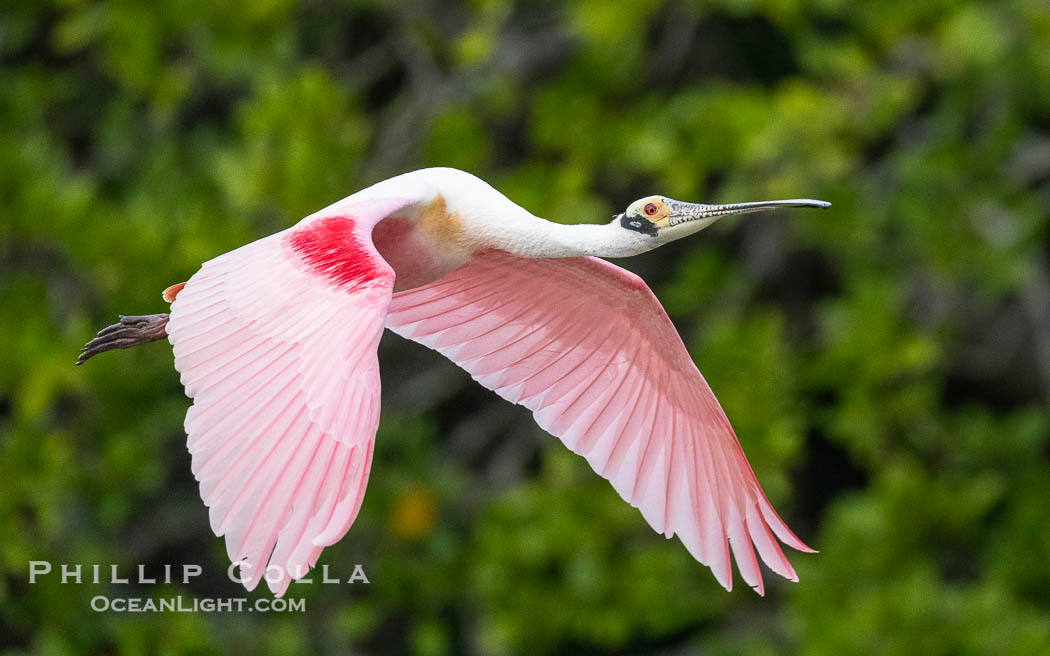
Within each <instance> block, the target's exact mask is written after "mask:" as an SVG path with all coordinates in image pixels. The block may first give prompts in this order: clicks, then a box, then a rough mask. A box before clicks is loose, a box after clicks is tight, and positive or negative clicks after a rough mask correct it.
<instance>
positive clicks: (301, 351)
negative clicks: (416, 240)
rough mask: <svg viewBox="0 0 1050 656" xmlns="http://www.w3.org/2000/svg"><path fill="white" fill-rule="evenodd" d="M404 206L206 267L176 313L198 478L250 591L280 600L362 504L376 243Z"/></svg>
mask: <svg viewBox="0 0 1050 656" xmlns="http://www.w3.org/2000/svg"><path fill="white" fill-rule="evenodd" d="M409 204H410V201H407V200H401V199H391V200H383V201H369V202H367V203H361V204H357V205H353V206H350V207H348V208H345V211H339V212H331V213H324V212H322V213H319V214H318V215H315V216H313V217H309V218H308V219H306V220H304V221H302V222H300V223H299V224H298V225H297V226H295V227H293V228H290V229H288V230H285V231H284V232H281V233H278V234H275V235H272V236H270V237H266V238H264V239H260V240H259V241H256V242H253V243H251V244H248V245H246V246H243V247H241V248H238V249H237V250H235V251H231V252H229V253H226V254H225V255H221V256H219V257H217V258H215V259H213V260H211V261H209V262H207V263H205V264H204V265H203V266H202V267H201V269H200V270H199V271H198V272H197V273H196V274H194V276H193V277H192V278H190V280H189V281H188V282H187V283H186V286H185V288H183V289H182V290H181V291H180V292H179V294H178V297H177V298H176V300H175V302H174V303H173V304H172V306H171V319H170V321H169V322H168V326H167V330H168V339H169V340H170V341H171V343H172V345H173V346H174V351H175V368H176V369H178V370H179V372H181V374H182V383H183V385H184V386H185V388H186V394H187V395H188V396H190V397H192V398H193V399H194V403H193V406H192V407H191V408H190V409H189V412H187V414H186V432H187V433H188V435H189V450H190V453H191V454H192V464H193V474H194V476H196V478H197V480H198V481H200V490H201V497H202V498H203V499H204V502H205V503H206V504H207V505H208V507H209V509H210V517H211V526H212V529H213V530H214V531H215V533H216V535H220V536H222V535H225V536H226V548H227V552H228V553H229V556H230V558H231V560H233V561H244V564H242V569H241V576H242V580H243V581H244V584H245V586H246V587H247V588H248V589H249V590H251V589H254V587H255V586H256V585H257V584H258V583H259V580H260V579H261V578H262V577H263V576H264V575H265V576H266V579H267V583H268V584H269V586H270V589H271V590H273V591H274V592H275V593H276V594H278V595H280V594H283V593H284V591H285V590H286V589H287V587H288V584H289V581H290V578H298V577H299V576H302V575H304V574H305V573H306V572H307V571H308V569H309V567H311V566H313V565H314V564H315V563H316V562H317V558H318V556H319V555H320V553H321V549H322V548H323V547H325V546H328V545H331V544H334V543H335V542H336V541H337V540H339V539H340V538H341V537H342V536H343V535H344V534H345V533H346V531H347V530H348V529H349V528H350V525H351V523H353V521H354V518H355V517H356V516H357V512H358V509H359V508H360V507H361V500H362V498H363V497H364V492H365V485H366V484H367V482H368V471H369V466H370V464H371V460H372V444H373V441H374V438H375V432H376V427H377V425H378V422H379V370H378V364H377V362H376V346H377V344H378V342H379V338H380V336H381V334H382V331H383V323H384V320H385V318H386V312H387V306H388V304H389V302H390V296H391V293H392V290H393V283H394V272H393V270H392V269H391V268H390V267H389V266H388V265H387V263H386V262H384V261H383V259H382V258H381V257H380V256H379V254H378V253H377V252H376V250H375V248H374V246H373V245H372V241H371V236H370V234H371V229H372V226H373V225H374V224H375V223H376V222H378V221H379V220H380V219H382V218H383V217H384V216H386V215H388V214H391V213H393V212H396V211H397V210H399V209H402V208H403V207H405V206H406V205H409ZM268 564H269V565H268ZM267 570H269V571H267Z"/></svg>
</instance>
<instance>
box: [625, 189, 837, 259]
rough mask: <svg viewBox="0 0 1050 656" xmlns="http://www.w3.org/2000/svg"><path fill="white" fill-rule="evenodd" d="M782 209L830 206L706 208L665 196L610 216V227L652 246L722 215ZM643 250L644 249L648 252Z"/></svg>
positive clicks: (773, 203)
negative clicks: (646, 241) (639, 235)
mask: <svg viewBox="0 0 1050 656" xmlns="http://www.w3.org/2000/svg"><path fill="white" fill-rule="evenodd" d="M782 207H817V208H827V207H831V203H829V202H827V201H823V200H812V199H809V198H792V199H790V200H764V201H757V202H751V203H731V204H727V205H705V204H702V203H684V202H682V201H680V200H674V199H673V198H666V197H664V196H646V197H645V198H640V199H638V200H636V201H634V202H633V203H631V204H630V205H629V206H628V207H627V210H626V211H625V212H624V213H623V214H618V215H616V216H615V217H613V221H612V224H610V225H618V226H619V227H620V228H622V229H623V230H628V231H630V232H633V233H637V234H641V235H645V236H646V237H647V238H648V239H649V240H651V243H652V247H651V248H656V247H657V246H662V245H663V244H666V243H669V242H672V241H674V240H676V239H681V238H682V237H686V236H688V235H691V234H693V233H696V232H699V231H701V230H703V229H704V228H706V227H707V226H709V225H711V224H712V223H714V222H715V221H717V220H718V219H720V218H722V217H723V216H729V215H731V214H746V213H748V212H763V211H768V210H775V209H779V208H782ZM651 248H650V249H646V250H651Z"/></svg>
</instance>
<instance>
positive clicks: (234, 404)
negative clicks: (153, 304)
mask: <svg viewBox="0 0 1050 656" xmlns="http://www.w3.org/2000/svg"><path fill="white" fill-rule="evenodd" d="M783 205H788V206H811V207H812V206H825V205H826V204H820V202H819V201H809V200H802V201H770V202H765V203H749V204H738V205H691V204H687V203H680V202H678V201H673V200H671V199H666V198H663V197H658V196H652V197H648V198H645V199H641V200H639V201H637V202H635V203H633V204H632V205H631V206H630V207H629V208H628V209H627V211H626V212H624V213H623V214H622V215H619V216H618V217H617V218H616V219H614V220H613V222H612V223H609V224H607V225H579V226H566V225H559V224H554V223H550V222H547V221H544V220H543V219H539V218H538V217H535V216H533V215H531V214H529V213H528V212H526V211H525V210H523V209H522V208H520V207H518V206H517V205H515V204H513V203H512V202H510V201H509V200H507V199H506V198H505V197H504V196H502V195H501V194H499V192H497V191H496V190H494V189H492V187H490V186H488V185H487V184H485V183H484V182H482V181H481V180H479V179H477V178H475V177H473V176H471V175H469V174H466V173H463V172H461V171H454V170H451V169H427V170H423V171H417V172H414V173H409V174H405V175H403V176H399V177H397V178H393V179H391V180H387V181H384V182H381V183H379V184H377V185H375V186H373V187H371V188H369V189H366V190H364V191H361V192H359V193H357V194H354V195H353V196H350V197H348V198H346V199H344V200H342V201H340V202H338V203H336V204H334V205H332V206H330V207H328V208H326V209H324V210H322V211H320V212H318V213H316V214H314V215H311V216H309V217H307V218H305V219H303V221H301V222H300V223H299V224H298V225H296V226H295V227H293V228H290V229H289V230H286V231H284V232H281V233H278V234H276V235H272V236H270V237H266V238H264V239H260V240H259V241H256V242H253V243H251V244H248V245H246V246H243V247H241V248H239V249H237V250H234V251H231V252H229V253H226V254H225V255H221V256H219V257H217V258H215V259H213V260H211V261H209V262H207V263H205V264H204V265H203V266H202V267H201V269H200V270H199V271H198V272H197V273H196V274H195V275H194V276H193V277H192V278H190V280H189V281H188V282H187V283H186V284H185V287H182V288H179V286H174V287H172V288H169V290H167V291H166V292H165V293H166V294H168V295H169V296H170V297H174V299H175V300H174V302H173V303H172V307H171V314H170V318H168V317H165V316H164V315H153V316H156V317H164V320H166V321H167V335H168V338H169V340H170V342H171V343H172V345H173V347H174V353H175V367H176V369H178V371H179V372H180V373H181V378H182V383H183V385H184V386H185V389H186V393H187V395H189V396H190V397H192V398H193V400H194V402H193V405H192V407H191V408H190V409H189V411H188V412H187V415H186V422H185V426H186V432H187V433H188V436H189V438H188V447H189V451H190V453H191V454H192V468H193V473H194V475H195V476H196V477H197V479H198V480H199V481H200V489H201V496H202V498H203V499H204V501H205V503H206V504H207V505H208V507H209V509H210V517H211V525H212V528H213V529H214V531H215V532H216V534H217V535H222V536H225V538H226V545H227V551H228V553H229V556H230V558H231V559H232V560H233V561H241V562H242V563H243V564H244V568H243V569H242V573H243V575H244V583H245V585H246V586H247V587H248V589H253V588H254V587H255V586H256V585H257V584H258V583H259V581H260V580H262V579H263V577H264V576H265V577H266V580H267V582H268V584H269V586H270V588H271V590H273V592H274V593H276V594H278V595H281V594H283V593H284V592H285V590H286V589H287V587H288V584H289V582H290V581H291V579H292V578H297V577H299V576H302V575H304V574H305V573H306V571H307V570H308V568H309V567H312V566H313V565H314V564H315V563H316V562H317V559H318V557H319V555H320V553H321V550H322V548H323V547H324V546H327V545H331V544H333V543H334V542H336V541H337V540H339V539H340V538H341V537H342V536H343V535H344V534H345V533H346V532H347V530H348V529H349V528H350V525H351V524H352V523H353V521H354V519H355V517H356V516H357V513H358V511H359V509H360V508H361V503H362V500H363V498H364V493H365V487H366V485H367V482H368V476H369V469H370V467H371V464H372V447H373V441H374V438H375V433H376V428H377V426H378V423H379V398H380V395H379V390H380V380H379V365H378V362H377V357H376V348H377V344H378V341H379V338H380V336H381V334H382V331H383V328H384V326H385V327H388V328H390V329H391V330H393V331H394V332H397V333H398V334H400V335H403V336H405V337H408V338H409V339H413V340H416V341H418V342H420V343H422V344H425V345H427V346H429V347H431V348H433V349H435V350H437V351H439V352H440V353H442V354H444V355H445V356H447V357H448V358H449V359H451V360H452V361H453V362H455V363H456V364H457V365H459V366H460V367H462V368H463V369H465V370H466V371H468V372H469V373H470V374H471V375H472V376H473V377H474V379H475V380H477V381H478V382H479V383H481V384H482V385H484V386H485V387H487V388H489V389H491V390H494V391H495V392H496V393H498V394H499V395H500V396H502V397H503V398H505V399H507V400H509V401H511V402H514V403H520V404H522V405H524V406H526V407H527V408H529V409H530V410H532V411H533V414H534V416H535V419H536V421H537V423H538V424H539V425H540V426H541V427H543V428H544V429H545V430H547V431H548V432H550V433H551V434H553V435H555V436H557V437H559V438H560V439H561V440H562V441H563V442H564V443H565V444H566V445H567V446H568V447H569V448H570V449H572V450H573V451H575V452H576V453H578V454H580V455H582V456H584V457H585V458H586V459H587V461H588V462H589V463H590V465H591V466H592V467H593V468H594V470H595V471H596V472H598V473H599V474H601V475H602V476H604V477H605V478H607V479H608V480H609V481H610V482H611V483H612V485H613V487H614V488H615V489H616V491H617V492H619V494H620V495H621V496H622V497H623V498H624V499H625V500H627V501H628V502H629V503H631V505H633V506H636V507H638V508H639V509H640V510H641V513H642V515H643V516H644V517H645V519H646V520H647V521H648V522H649V524H650V525H651V526H652V527H653V528H654V529H656V530H657V531H659V532H662V533H664V534H665V535H666V536H668V537H670V536H672V535H678V536H679V538H680V539H681V540H682V542H683V543H684V544H685V546H686V548H687V549H688V550H689V552H690V553H691V554H692V555H693V556H694V557H695V558H696V559H697V560H699V561H700V562H702V563H705V564H707V565H709V566H710V567H711V569H712V571H713V572H714V575H715V577H716V578H717V580H718V581H719V583H721V584H722V585H723V586H725V587H726V588H727V589H730V588H731V587H732V571H731V565H730V552H732V554H733V556H734V557H735V560H736V562H737V566H738V568H739V570H740V573H741V576H742V577H743V579H744V581H745V582H747V584H748V585H749V586H751V587H752V588H754V589H755V590H757V591H758V592H759V593H760V594H761V593H763V592H764V586H763V582H762V576H761V573H760V571H759V565H758V558H756V555H755V549H757V551H758V556H759V557H760V558H761V560H762V561H763V562H765V563H766V564H767V565H768V566H769V567H770V568H771V569H772V570H773V571H775V572H776V573H778V574H780V575H781V576H784V577H786V578H789V579H792V580H796V576H795V571H794V569H793V568H792V567H791V564H790V563H789V562H788V560H787V558H785V556H784V554H783V552H782V551H781V549H780V546H779V545H778V542H777V539H778V538H779V540H780V541H782V542H784V543H786V544H788V545H789V546H791V547H794V548H795V549H799V550H803V551H810V549H809V548H808V547H806V545H805V544H803V543H802V542H801V541H800V540H799V539H798V538H797V537H795V535H794V534H793V533H792V532H791V531H790V529H788V527H787V526H786V525H785V524H784V522H783V521H782V520H781V519H780V517H779V516H777V514H776V512H775V511H774V510H773V508H772V506H771V505H770V504H769V501H767V499H766V497H765V495H764V494H763V493H762V490H761V488H760V487H759V484H758V481H757V480H756V478H755V475H754V473H753V472H752V470H751V467H750V466H749V465H748V463H747V460H746V459H745V457H744V453H743V451H742V450H741V448H740V444H739V443H738V441H737V438H736V435H735V434H734V432H733V429H732V427H731V426H730V424H729V421H728V420H727V419H726V416H725V414H724V412H723V411H722V408H721V407H720V406H719V404H718V401H717V400H716V399H715V397H714V395H713V394H712V392H711V389H710V388H709V387H708V385H707V383H706V382H705V381H704V379H703V377H702V376H701V375H700V372H699V371H698V370H697V368H696V366H695V365H694V364H693V361H692V359H691V358H690V356H689V354H688V352H687V351H686V349H685V346H684V345H683V344H682V341H681V339H680V338H679V337H678V334H677V332H676V331H675V329H674V326H673V325H672V324H671V322H670V320H669V319H668V318H667V315H666V314H665V313H664V311H663V309H662V308H661V307H660V304H659V302H658V301H657V299H656V297H655V296H654V295H653V294H652V292H651V291H650V290H649V288H648V287H647V286H646V285H645V283H644V282H642V280H641V279H640V278H638V277H637V276H635V275H634V274H631V273H629V272H627V271H625V270H623V269H621V268H619V267H616V266H614V265H612V264H609V263H608V262H605V261H604V260H600V259H597V258H595V257H590V255H600V256H613V257H622V256H626V255H633V254H637V253H641V252H645V251H646V250H651V249H652V248H656V247H657V246H660V245H662V244H664V243H667V242H669V241H672V240H675V239H679V238H681V237H683V236H686V235H688V234H691V233H693V232H696V231H698V230H700V229H702V228H703V227H706V226H707V225H709V224H710V223H711V222H713V221H714V220H716V219H717V218H718V217H720V216H724V215H725V214H729V213H740V212H749V211H755V210H756V209H770V208H772V207H777V206H783ZM385 219H390V220H391V223H390V224H388V225H389V226H390V229H383V230H377V231H376V233H375V234H376V236H377V239H376V240H375V243H374V242H373V228H375V227H376V225H377V224H378V223H380V222H381V221H383V220H385ZM391 262H394V263H396V267H395V266H392V265H391ZM399 279H401V280H402V281H409V282H401V283H397V281H398V280H399ZM395 284H399V286H398V287H397V288H398V289H399V291H398V292H397V293H394V289H395ZM406 287H407V288H406ZM133 319H136V320H142V319H143V318H141V317H136V318H133ZM147 319H148V317H147ZM151 325H152V324H151ZM156 325H163V324H156ZM155 327H156V326H155V325H153V328H151V329H150V330H151V331H152V332H150V333H149V335H150V336H149V337H141V338H140V339H139V342H138V343H141V342H142V341H149V339H156V337H155V336H153V334H154V333H156V330H155ZM104 333H105V331H104ZM121 334H125V333H121ZM99 339H100V340H102V341H105V335H104V334H100V338H99ZM116 346H126V343H123V342H122V343H121V344H117V345H116ZM105 348H114V346H112V345H110V346H106V345H103V346H101V347H99V348H98V349H97V350H95V351H92V352H91V353H89V354H88V355H91V354H93V353H94V352H97V351H98V350H105ZM752 545H753V546H752ZM268 570H269V571H268Z"/></svg>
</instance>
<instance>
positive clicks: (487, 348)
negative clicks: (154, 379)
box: [387, 252, 812, 594]
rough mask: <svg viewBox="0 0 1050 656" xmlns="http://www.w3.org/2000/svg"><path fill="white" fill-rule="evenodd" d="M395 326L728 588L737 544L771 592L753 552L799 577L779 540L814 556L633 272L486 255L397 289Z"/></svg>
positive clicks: (744, 569)
mask: <svg viewBox="0 0 1050 656" xmlns="http://www.w3.org/2000/svg"><path fill="white" fill-rule="evenodd" d="M387 327H388V328H390V329H391V330H393V331H394V332H396V333H398V334H400V335H402V336H404V337H408V338H410V339H413V340H415V341H417V342H420V343H421V344H424V345H426V346H429V347H431V348H433V349H436V350H437V351H439V352H440V353H442V354H444V355H445V356H447V357H448V358H449V359H451V360H452V361H453V362H455V363H456V364H458V365H459V366H460V367H462V368H463V369H465V370H467V371H468V372H469V373H470V374H471V375H472V376H473V377H474V379H475V380H477V381H478V382H479V383H481V384H482V385H484V386H485V387H488V388H489V389H492V390H494V391H495V392H496V393H498V394H499V395H500V396H502V397H503V398H505V399H507V400H509V401H512V402H514V403H520V404H522V405H524V406H525V407H527V408H529V409H530V410H532V411H533V413H534V416H535V418H536V421H537V423H539V425H540V426H541V427H543V428H544V429H545V430H547V431H548V432H550V433H551V434H553V435H556V436H558V437H559V438H561V440H562V441H563V442H564V443H565V444H566V446H568V447H569V448H570V449H572V450H573V451H575V452H576V453H578V454H580V455H582V456H584V457H585V458H587V461H588V462H589V463H590V464H591V466H592V467H593V468H594V470H595V471H596V472H598V473H599V474H601V475H602V476H604V477H605V478H607V479H608V480H609V481H610V482H612V484H613V487H615V488H616V491H617V492H619V493H620V496H622V497H623V498H624V499H626V500H627V501H628V502H630V504H631V505H633V506H635V507H637V508H639V509H640V510H641V512H642V515H643V516H644V517H645V519H646V520H647V521H648V522H649V524H650V525H651V526H652V527H653V528H654V529H656V530H657V531H659V532H662V533H664V534H666V535H667V536H668V537H670V536H672V535H674V534H677V535H678V536H679V538H681V540H682V542H683V543H684V544H685V546H686V548H687V549H688V550H689V552H690V553H691V554H692V555H693V557H695V558H696V559H697V560H699V561H700V562H702V563H704V564H706V565H708V566H710V567H711V569H712V571H713V572H714V575H715V578H717V579H718V581H719V583H721V584H722V585H723V586H724V587H725V588H726V589H731V588H732V572H731V569H730V564H729V560H730V559H729V551H730V548H732V551H733V554H734V556H735V558H736V562H737V567H738V568H739V569H740V573H741V576H742V577H743V579H744V581H746V582H747V584H748V585H750V586H751V587H752V588H754V589H755V590H756V591H758V593H759V594H762V593H763V592H764V587H763V583H762V576H761V573H760V571H759V567H758V562H757V560H756V558H755V552H754V550H753V549H752V546H751V545H752V543H754V546H755V547H756V548H757V549H758V553H759V555H760V556H761V557H762V560H763V561H765V563H766V564H767V565H768V566H769V567H770V568H771V569H772V570H773V571H774V572H776V573H778V574H780V575H781V576H784V577H785V578H788V579H792V580H797V577H796V575H795V571H794V569H793V568H792V567H791V564H790V563H789V562H788V560H787V558H786V557H785V556H784V554H783V552H782V551H781V549H780V546H779V545H778V544H777V541H776V540H775V539H774V537H773V536H774V535H775V536H776V537H778V538H780V540H781V541H783V542H784V543H786V544H788V545H790V546H792V547H794V548H795V549H799V550H802V551H812V550H811V549H809V548H808V547H807V546H806V545H805V544H803V543H802V541H800V540H799V539H798V538H797V537H795V535H794V534H793V533H792V532H791V530H790V529H789V528H788V527H787V525H785V524H784V522H783V521H782V520H781V519H780V517H779V516H777V514H776V512H775V511H774V510H773V507H772V506H771V505H770V504H769V501H768V500H767V499H766V497H765V495H764V494H763V492H762V489H761V488H760V487H759V484H758V481H757V480H756V479H755V475H754V473H753V472H752V470H751V466H750V465H749V464H748V462H747V459H746V458H745V457H744V453H743V451H742V450H741V448H740V443H739V442H738V441H737V438H736V435H735V434H734V432H733V428H732V427H731V426H730V424H729V420H728V419H726V416H725V413H724V412H723V411H722V408H721V406H719V404H718V401H717V400H716V399H715V397H714V394H713V393H712V392H711V388H710V387H708V385H707V383H706V382H705V381H704V379H703V377H702V376H701V375H700V372H699V371H698V370H697V368H696V366H695V365H694V364H693V361H692V359H691V358H690V356H689V353H688V352H687V351H686V349H685V346H684V345H683V344H682V340H681V338H680V337H679V336H678V333H677V331H676V330H675V328H674V326H673V325H672V324H671V321H670V320H669V319H668V318H667V314H666V313H665V312H664V310H663V308H662V307H661V306H660V303H659V301H657V299H656V297H655V296H654V295H653V293H652V292H651V291H650V290H649V288H648V287H647V286H646V285H645V283H644V282H642V280H641V279H640V278H638V277H637V276H635V275H634V274H632V273H630V272H628V271H625V270H623V269H621V268H619V267H617V266H614V265H612V264H610V263H608V262H605V261H603V260H599V259H597V258H590V257H585V258H566V259H523V258H518V257H515V256H512V255H508V254H506V253H503V252H490V253H485V254H482V255H480V256H478V257H475V258H474V259H473V260H471V261H470V262H468V263H467V264H465V265H463V266H461V267H460V268H458V269H456V270H455V271H453V272H452V273H450V274H448V275H447V276H445V277H444V278H442V279H440V280H438V281H436V282H434V283H431V284H429V285H426V286H423V287H419V288H416V289H412V290H408V291H403V292H399V293H397V294H395V295H394V297H393V300H392V301H391V303H390V308H389V314H388V315H387Z"/></svg>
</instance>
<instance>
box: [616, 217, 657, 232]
mask: <svg viewBox="0 0 1050 656" xmlns="http://www.w3.org/2000/svg"><path fill="white" fill-rule="evenodd" d="M620 225H621V226H623V227H624V228H627V229H628V230H634V231H635V232H640V233H642V234H643V235H649V236H650V237H655V236H656V231H657V228H656V226H655V225H653V224H652V223H650V222H649V220H648V219H645V218H643V217H641V216H628V215H627V212H624V213H623V214H621V215H620Z"/></svg>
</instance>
